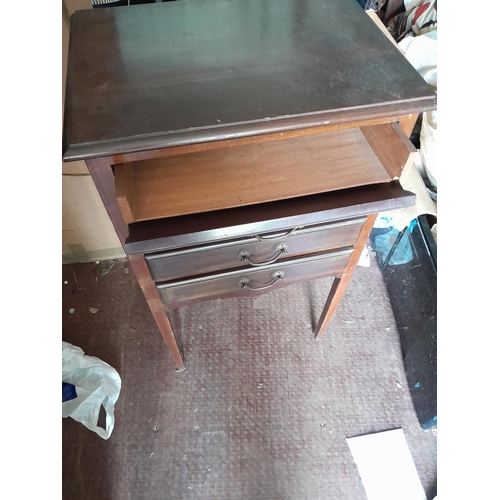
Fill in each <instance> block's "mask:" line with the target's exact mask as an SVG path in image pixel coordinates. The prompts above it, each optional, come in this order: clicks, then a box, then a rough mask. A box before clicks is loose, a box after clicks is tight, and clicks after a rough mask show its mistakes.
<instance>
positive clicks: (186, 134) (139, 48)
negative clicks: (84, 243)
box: [63, 0, 436, 369]
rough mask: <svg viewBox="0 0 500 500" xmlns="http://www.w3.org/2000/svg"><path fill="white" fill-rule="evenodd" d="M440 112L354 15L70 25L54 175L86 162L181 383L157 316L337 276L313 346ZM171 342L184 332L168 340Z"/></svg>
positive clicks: (305, 2) (337, 2)
mask: <svg viewBox="0 0 500 500" xmlns="http://www.w3.org/2000/svg"><path fill="white" fill-rule="evenodd" d="M435 107H436V95H435V93H434V91H433V90H432V89H431V88H430V87H429V86H428V85H427V84H426V83H425V81H424V80H423V79H422V78H421V77H420V75H419V74H418V73H417V72H416V71H415V70H414V69H413V67H412V66H411V65H410V64H409V62H408V61H406V59H405V57H404V56H403V55H402V54H401V53H400V52H399V51H398V49H397V48H396V47H394V45H393V44H392V43H391V41H390V40H388V39H387V38H386V37H385V35H384V34H382V32H381V31H380V30H379V28H378V27H377V26H376V25H375V24H374V23H373V21H372V20H371V19H370V18H369V17H368V16H367V15H366V14H365V12H364V11H363V9H362V8H361V7H360V6H359V5H358V4H357V3H356V2H355V0H273V1H268V0H252V1H247V0H229V1H227V0H214V1H211V2H199V1H189V0H178V1H176V2H167V3H154V4H147V5H138V6H128V7H114V8H107V9H96V10H82V11H77V12H75V14H73V16H72V17H71V24H70V46H69V55H68V73H67V87H66V102H65V119H64V140H63V159H64V161H73V160H81V159H83V160H85V162H86V164H87V166H88V169H89V171H90V173H91V175H92V178H93V180H94V182H95V185H96V187H97V190H98V192H99V194H100V196H101V198H102V200H103V203H104V205H105V207H106V210H107V212H108V214H109V216H110V219H111V221H112V223H113V225H114V227H115V229H116V232H117V234H118V237H119V239H120V241H121V243H122V245H123V247H124V249H125V252H126V254H127V257H128V259H129V262H130V265H131V268H132V269H133V272H134V273H135V276H136V277H137V280H138V282H139V285H140V287H141V289H142V290H143V292H144V296H145V298H146V300H147V303H148V305H149V307H150V309H151V312H152V314H153V316H154V318H155V320H156V322H157V324H158V327H159V329H160V331H161V333H162V335H163V337H164V339H165V342H166V344H167V346H168V348H169V349H170V351H171V353H172V355H173V357H174V360H175V363H176V365H177V367H178V369H184V359H183V354H182V352H181V349H180V348H179V344H178V342H177V341H176V337H175V335H174V332H173V330H172V327H171V323H170V321H169V317H168V312H169V311H171V310H172V309H174V308H176V307H179V306H181V305H184V304H188V303H189V302H191V301H195V300H208V299H215V298H221V297H228V296H234V295H256V294H259V293H264V292H267V291H269V290H274V289H276V288H278V287H282V286H286V285H289V284H292V283H297V282H299V281H302V280H306V279H315V278H320V277H325V276H334V277H335V279H334V282H333V286H332V290H331V292H330V294H329V296H328V298H327V301H326V304H325V306H324V310H323V312H322V314H321V316H320V318H319V320H318V323H317V325H316V328H315V332H314V336H315V338H316V339H317V340H318V339H319V338H320V337H321V336H322V335H323V333H324V331H325V329H326V327H327V326H328V323H329V321H330V319H331V317H332V315H333V313H334V311H335V309H336V307H337V305H338V303H339V301H340V300H341V298H342V295H343V293H344V291H345V289H346V286H347V284H348V283H349V280H350V278H351V276H352V274H353V272H354V270H355V268H356V264H357V262H358V259H359V257H360V255H361V252H362V249H363V247H364V245H365V242H366V240H367V238H368V236H369V233H370V231H371V228H372V225H373V222H374V220H375V218H376V216H377V213H379V212H380V211H386V210H391V209H394V208H400V207H403V206H409V205H411V204H413V203H414V201H415V199H414V198H415V197H414V195H413V194H412V193H409V192H407V191H404V190H403V189H402V188H401V187H400V186H399V184H398V182H397V178H398V176H399V175H400V173H401V171H402V169H403V168H404V167H405V165H406V164H407V163H408V162H411V161H412V157H413V154H414V151H415V150H414V148H413V146H412V144H411V142H410V141H409V139H408V136H409V135H410V133H411V131H412V129H413V125H414V123H415V120H416V118H417V116H418V114H419V113H420V112H421V111H424V110H430V109H435ZM176 333H177V334H179V333H180V332H176Z"/></svg>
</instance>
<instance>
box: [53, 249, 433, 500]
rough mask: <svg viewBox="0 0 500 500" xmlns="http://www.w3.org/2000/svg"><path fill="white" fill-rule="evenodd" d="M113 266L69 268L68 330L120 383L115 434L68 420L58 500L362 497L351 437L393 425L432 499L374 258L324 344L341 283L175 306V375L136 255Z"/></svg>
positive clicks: (428, 463)
mask: <svg viewBox="0 0 500 500" xmlns="http://www.w3.org/2000/svg"><path fill="white" fill-rule="evenodd" d="M112 264H113V262H112V261H111V262H110V261H108V262H100V263H98V264H97V263H89V264H71V265H64V266H63V270H62V275H63V280H64V282H65V283H64V284H63V310H62V319H63V340H65V341H67V342H70V343H72V344H74V345H76V346H79V347H81V348H82V349H83V350H84V351H85V352H86V354H88V355H92V356H96V357H98V358H100V359H102V360H103V361H106V362H107V363H109V364H110V365H111V366H113V367H114V368H116V369H117V370H118V372H119V373H120V375H121V378H122V391H121V394H120V397H119V399H118V402H117V405H116V408H115V418H116V423H115V428H114V431H113V434H112V435H111V437H110V438H109V440H107V441H105V440H103V439H101V438H100V437H99V436H98V435H97V434H95V433H93V432H91V431H89V430H88V429H86V428H85V427H84V426H83V425H82V424H80V423H78V422H75V421H73V420H72V419H70V418H67V419H63V422H62V433H63V450H62V459H63V471H62V473H63V476H62V484H63V488H62V498H63V499H67V500H84V499H86V500H87V499H88V500H97V499H105V500H108V499H109V500H160V499H162V500H166V499H172V500H173V499H176V500H184V499H186V500H187V499H214V500H224V499H228V500H229V499H231V500H239V499H245V500H259V499H263V500H264V499H265V500H274V499H276V500H278V499H279V500H281V499H287V500H312V499H318V500H319V499H321V500H326V499H335V500H337V499H339V500H343V499H346V500H347V499H349V500H357V499H360V500H362V499H365V498H366V496H365V493H364V488H363V485H362V482H361V478H360V476H359V473H358V470H357V467H356V464H355V463H354V461H353V458H352V456H351V454H350V451H349V448H348V446H347V443H346V437H351V436H357V435H361V434H367V433H373V432H377V431H383V430H389V429H394V428H402V429H403V431H404V434H405V436H406V439H407V442H408V446H409V448H410V451H411V453H412V456H413V458H414V462H415V466H416V468H417V471H418V473H419V477H420V480H421V482H422V485H423V487H424V489H425V491H426V494H427V496H428V498H429V499H432V498H433V497H434V495H435V494H436V481H437V479H436V477H437V476H436V467H437V466H436V461H437V457H436V437H435V436H434V435H433V433H432V432H431V431H423V430H422V429H421V428H420V426H419V423H418V420H417V418H416V416H415V412H414V409H413V405H412V402H411V399H410V393H409V390H408V386H407V383H406V379H405V374H404V369H403V362H402V356H401V346H400V340H399V335H398V332H397V330H396V324H395V320H394V316H393V313H392V310H391V305H390V302H389V299H388V296H387V292H386V289H385V285H384V282H383V280H382V276H381V274H380V271H379V269H378V268H377V266H376V263H375V260H374V259H373V257H372V261H371V266H370V267H368V268H365V267H358V269H357V270H356V273H355V275H354V278H353V280H352V281H351V284H350V287H349V288H348V290H347V293H346V295H345V296H344V298H343V301H342V302H341V304H340V306H339V309H338V310H337V313H336V315H335V317H334V319H333V320H332V322H331V324H330V326H329V328H328V330H327V332H326V334H325V335H324V337H323V339H322V340H321V341H320V342H315V341H314V339H313V336H312V326H313V325H314V322H315V321H316V320H317V319H318V317H319V315H320V313H321V308H322V303H323V301H324V300H325V299H326V296H327V294H328V291H329V288H330V285H331V282H332V280H331V279H322V280H316V281H313V282H309V283H304V284H300V285H295V286H290V287H288V288H284V289H281V290H276V291H273V292H270V293H268V294H265V295H260V296H258V297H256V298H240V299H238V298H235V299H226V300H216V301H212V302H204V303H200V304H197V305H195V306H188V307H184V308H182V309H179V310H178V311H175V313H174V315H173V317H172V320H173V324H174V328H176V329H177V330H178V331H180V332H182V333H181V336H182V342H183V348H184V355H185V361H186V366H187V370H185V371H183V372H181V373H177V372H176V371H175V365H174V363H173V361H172V359H171V357H170V354H169V352H168V350H167V349H166V347H165V345H164V343H163V340H162V337H161V335H160V333H159V331H158V330H157V328H156V325H155V323H154V320H153V318H152V316H151V315H150V313H149V309H148V307H147V304H146V302H145V300H144V297H143V295H142V292H141V290H140V288H139V286H138V284H137V282H136V281H135V278H134V276H133V275H132V272H131V271H130V272H129V270H128V263H127V262H126V261H125V260H118V261H116V262H114V265H112ZM111 266H112V267H111ZM66 282H67V283H66ZM89 308H94V309H97V312H95V311H94V309H93V311H94V312H90V311H89ZM72 309H74V311H72V312H70V310H72Z"/></svg>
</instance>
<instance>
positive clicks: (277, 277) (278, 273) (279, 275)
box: [238, 271, 285, 290]
mask: <svg viewBox="0 0 500 500" xmlns="http://www.w3.org/2000/svg"><path fill="white" fill-rule="evenodd" d="M284 275H285V273H284V272H283V271H276V272H275V273H274V274H273V279H272V281H271V282H270V283H266V284H265V285H260V286H250V284H249V283H250V280H249V279H248V278H241V279H240V281H238V285H240V287H241V288H247V289H248V290H264V289H265V288H269V287H271V286H273V285H274V284H275V283H277V282H278V281H280V280H282V279H283V276H284Z"/></svg>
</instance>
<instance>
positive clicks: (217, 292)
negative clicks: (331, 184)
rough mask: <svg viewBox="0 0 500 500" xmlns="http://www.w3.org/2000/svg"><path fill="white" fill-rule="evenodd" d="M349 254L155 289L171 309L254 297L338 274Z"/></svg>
mask: <svg viewBox="0 0 500 500" xmlns="http://www.w3.org/2000/svg"><path fill="white" fill-rule="evenodd" d="M351 253H352V249H348V250H337V251H333V252H324V253H322V254H315V255H312V256H311V255H309V256H306V257H299V258H296V259H291V260H289V261H287V262H284V263H280V262H276V263H274V264H269V265H267V266H263V267H261V268H250V269H240V270H233V271H226V272H223V273H215V274H211V275H206V276H200V277H198V278H192V279H187V280H179V281H174V282H169V283H164V284H159V285H157V289H158V292H159V294H160V297H161V299H162V300H163V303H164V304H165V306H167V308H172V309H173V308H175V307H179V306H181V305H184V304H186V303H188V302H190V301H193V300H200V301H201V300H212V299H217V298H223V297H230V296H254V295H256V294H260V293H264V292H268V291H271V290H275V289H276V288H281V287H283V286H286V285H290V284H293V283H298V282H300V281H303V280H305V279H315V278H322V277H325V276H338V277H340V276H341V274H342V272H343V270H344V269H345V267H346V266H347V263H348V261H349V257H350V255H351Z"/></svg>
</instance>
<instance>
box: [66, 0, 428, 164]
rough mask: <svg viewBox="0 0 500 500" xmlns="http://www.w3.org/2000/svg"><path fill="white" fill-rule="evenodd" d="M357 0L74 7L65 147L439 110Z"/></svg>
mask: <svg viewBox="0 0 500 500" xmlns="http://www.w3.org/2000/svg"><path fill="white" fill-rule="evenodd" d="M435 107H436V94H435V93H434V91H433V90H432V89H431V88H430V87H429V86H428V85H427V84H426V82H425V81H424V80H423V79H422V78H421V77H420V75H419V74H418V73H417V72H416V71H415V70H414V69H413V68H412V67H411V65H410V64H409V62H408V61H407V60H406V59H405V57H404V56H403V55H402V54H401V53H400V52H399V51H398V50H397V48H396V47H394V46H393V44H392V43H391V42H390V40H388V39H387V38H386V37H385V35H384V34H383V33H382V32H381V31H380V29H379V28H378V27H377V26H376V25H375V23H374V22H373V21H372V20H371V19H370V18H369V17H368V16H367V15H366V13H365V12H364V11H363V9H362V8H361V7H360V6H359V5H358V4H357V2H356V1H355V0H272V1H269V0H251V1H248V0H210V1H197V0H178V1H175V2H165V3H155V4H146V5H138V6H128V7H114V8H106V9H95V10H80V11H76V12H75V14H74V15H73V16H72V17H71V27H70V50H69V57H68V77H67V85H66V105H65V122H64V141H63V158H64V159H65V160H68V161H70V160H76V159H85V158H92V157H96V156H105V155H109V154H113V153H126V152H132V151H141V150H148V149H155V148H160V147H169V146H176V145H183V144H191V143H199V142H205V141H213V140H221V139H229V138H236V137H245V136H251V135H255V134H261V133H269V132H281V131H286V130H293V129H298V128H304V127H310V126H320V125H325V124H336V123H343V122H352V121H362V120H367V119H371V118H377V117H386V116H399V115H403V114H407V113H412V112H420V111H423V110H426V109H435Z"/></svg>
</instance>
